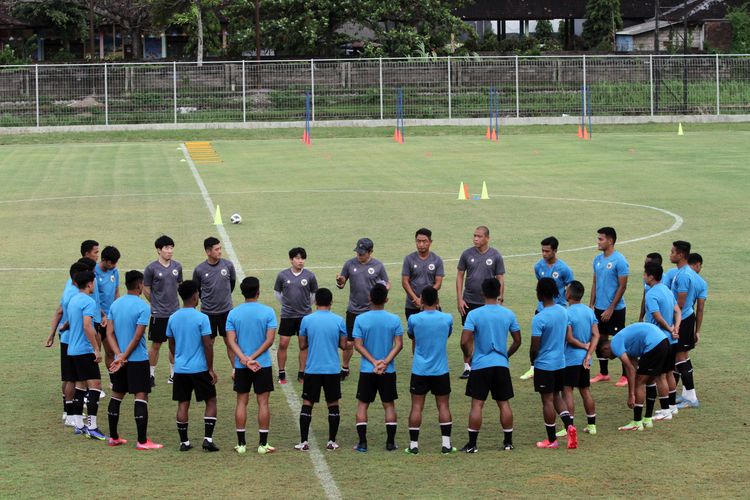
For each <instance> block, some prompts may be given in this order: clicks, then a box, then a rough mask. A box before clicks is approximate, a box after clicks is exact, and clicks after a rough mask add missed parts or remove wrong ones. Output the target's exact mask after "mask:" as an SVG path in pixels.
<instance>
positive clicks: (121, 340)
mask: <svg viewBox="0 0 750 500" xmlns="http://www.w3.org/2000/svg"><path fill="white" fill-rule="evenodd" d="M106 251H107V249H106V248H105V249H104V251H103V252H102V260H104V259H105V256H104V254H105V253H106ZM125 288H127V290H128V293H127V294H126V295H123V296H122V297H120V298H118V299H117V300H115V301H114V302H113V303H112V305H111V307H110V308H109V313H110V314H109V322H108V323H107V336H106V339H107V342H108V343H109V345H110V350H111V351H112V352H113V356H114V361H113V362H112V363H111V364H110V365H109V372H110V373H111V375H110V378H111V380H112V398H111V399H110V400H109V408H108V409H107V414H108V415H109V436H110V437H109V441H108V444H109V445H110V446H120V445H123V444H125V443H127V442H128V441H127V440H126V439H123V438H121V437H120V434H119V432H118V430H117V425H118V423H119V421H120V405H121V403H122V398H124V397H125V394H128V393H129V394H133V395H134V396H135V402H134V410H135V411H134V414H135V427H136V430H137V432H138V442H137V444H136V445H135V448H136V449H137V450H158V449H159V448H162V447H163V446H164V445H162V444H160V443H154V442H153V441H151V440H150V439H149V438H148V393H149V392H151V381H150V375H149V364H148V349H147V348H146V338H145V337H144V336H143V334H144V333H145V332H146V326H147V325H148V319H149V315H150V308H149V306H148V304H147V303H146V301H144V300H143V299H141V293H143V273H141V272H140V271H128V272H127V273H125Z"/></svg>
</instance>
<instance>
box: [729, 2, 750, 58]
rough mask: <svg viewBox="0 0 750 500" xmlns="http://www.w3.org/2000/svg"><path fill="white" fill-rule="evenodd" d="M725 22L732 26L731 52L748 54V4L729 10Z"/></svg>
mask: <svg viewBox="0 0 750 500" xmlns="http://www.w3.org/2000/svg"><path fill="white" fill-rule="evenodd" d="M727 20H728V21H729V24H731V25H732V52H734V53H735V54H747V53H750V3H746V4H744V5H742V6H741V7H736V8H734V9H729V11H728V12H727Z"/></svg>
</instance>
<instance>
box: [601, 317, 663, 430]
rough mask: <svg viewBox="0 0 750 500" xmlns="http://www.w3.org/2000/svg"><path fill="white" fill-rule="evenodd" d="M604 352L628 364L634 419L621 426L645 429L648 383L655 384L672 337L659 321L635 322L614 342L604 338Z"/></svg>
mask: <svg viewBox="0 0 750 500" xmlns="http://www.w3.org/2000/svg"><path fill="white" fill-rule="evenodd" d="M601 353H602V355H603V356H606V357H608V358H609V359H614V358H615V357H618V358H620V360H622V363H623V364H624V365H625V373H626V376H627V379H628V408H632V409H633V420H632V421H631V422H630V423H628V424H626V425H623V426H622V427H619V428H618V430H621V431H642V430H643V428H644V427H643V403H644V401H645V400H646V385H648V384H652V383H653V382H654V380H655V379H656V377H657V376H658V375H659V374H660V373H661V372H662V369H663V366H664V364H665V363H666V361H667V357H668V356H669V340H667V337H666V335H665V334H664V332H663V331H662V330H661V329H660V328H659V327H658V326H656V325H652V324H651V323H633V324H632V325H628V326H627V327H625V328H623V329H622V330H621V331H620V332H619V333H618V334H617V335H615V336H614V337H613V338H612V341H611V342H610V341H607V342H605V343H604V344H603V345H602V346H601ZM636 360H638V361H637V364H638V368H637V369H636V366H635V365H636Z"/></svg>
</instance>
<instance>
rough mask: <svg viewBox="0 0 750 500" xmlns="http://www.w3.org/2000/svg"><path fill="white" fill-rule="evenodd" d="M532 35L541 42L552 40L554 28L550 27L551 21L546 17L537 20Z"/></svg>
mask: <svg viewBox="0 0 750 500" xmlns="http://www.w3.org/2000/svg"><path fill="white" fill-rule="evenodd" d="M534 37H535V38H536V39H537V40H539V41H540V42H543V43H544V42H547V41H549V40H552V39H553V38H554V37H555V30H554V29H552V23H551V22H550V21H549V20H548V19H541V20H539V21H537V23H536V30H535V31H534Z"/></svg>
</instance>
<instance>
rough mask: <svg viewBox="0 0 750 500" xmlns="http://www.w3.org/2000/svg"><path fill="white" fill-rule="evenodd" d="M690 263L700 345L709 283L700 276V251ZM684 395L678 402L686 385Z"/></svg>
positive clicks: (701, 264) (680, 401)
mask: <svg viewBox="0 0 750 500" xmlns="http://www.w3.org/2000/svg"><path fill="white" fill-rule="evenodd" d="M688 265H689V266H690V268H691V269H692V270H693V271H695V276H693V279H694V280H695V281H694V285H695V304H694V305H693V309H694V310H695V345H696V346H697V345H698V342H700V339H701V325H703V311H704V309H705V307H706V300H707V299H708V283H706V280H704V279H703V277H701V276H700V273H701V271H702V270H703V257H702V256H701V254H699V253H691V254H690V256H689V257H688ZM682 391H683V395H681V396H678V397H677V403H679V404H681V403H683V402H684V400H685V395H684V393H685V392H686V391H687V389H685V387H684V385H683V387H682Z"/></svg>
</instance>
